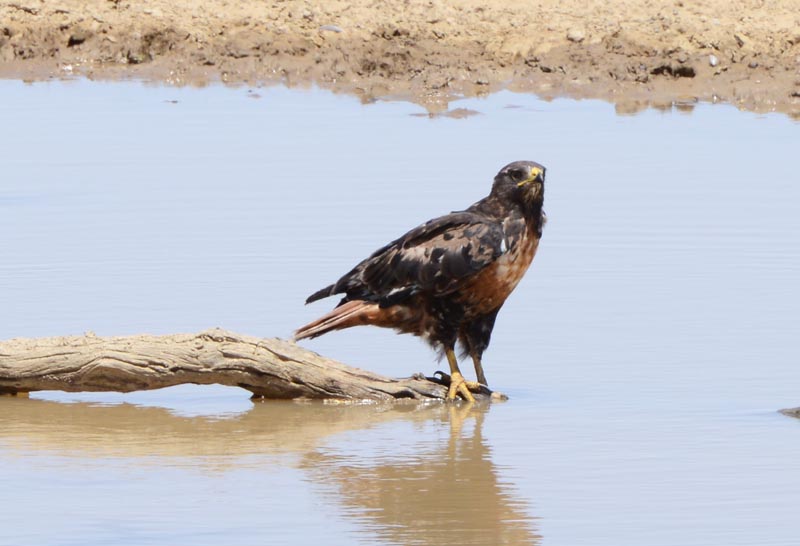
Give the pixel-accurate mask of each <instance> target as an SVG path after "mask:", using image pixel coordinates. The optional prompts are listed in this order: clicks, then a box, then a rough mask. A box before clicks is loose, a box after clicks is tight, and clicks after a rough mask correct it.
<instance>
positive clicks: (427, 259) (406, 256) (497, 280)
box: [295, 161, 545, 402]
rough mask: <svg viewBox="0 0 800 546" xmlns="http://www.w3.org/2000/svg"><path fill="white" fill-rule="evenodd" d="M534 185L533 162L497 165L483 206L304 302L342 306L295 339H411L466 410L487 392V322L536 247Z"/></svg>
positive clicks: (428, 226)
mask: <svg viewBox="0 0 800 546" xmlns="http://www.w3.org/2000/svg"><path fill="white" fill-rule="evenodd" d="M544 178H545V168H544V167H543V166H542V165H540V164H538V163H534V162H533V161H515V162H514V163H510V164H508V165H506V166H505V167H503V168H502V169H500V172H498V173H497V175H496V176H495V177H494V183H493V184H492V189H491V192H490V193H489V195H488V196H487V197H484V198H483V199H481V200H480V201H478V202H476V203H475V204H473V205H472V206H470V207H469V208H467V209H466V210H463V211H457V212H452V213H450V214H446V215H444V216H441V217H439V218H435V219H433V220H429V221H428V222H425V223H424V224H422V225H421V226H418V227H416V228H414V229H412V230H411V231H409V232H408V233H406V234H405V235H403V236H402V237H400V238H398V239H395V240H394V241H392V242H390V243H389V244H387V245H386V246H384V247H382V248H379V249H378V250H376V251H375V252H374V253H373V254H372V255H371V256H369V257H368V258H366V259H365V260H363V261H362V262H361V263H359V264H358V265H356V266H355V267H354V268H353V269H352V270H351V271H350V272H349V273H347V274H345V275H344V276H343V277H342V278H340V279H339V280H338V281H336V282H335V283H333V284H331V285H329V286H326V287H325V288H323V289H321V290H318V291H317V292H314V293H313V294H311V296H309V297H308V299H307V300H306V303H311V302H313V301H317V300H319V299H322V298H326V297H328V296H333V295H335V294H344V297H343V298H342V300H341V301H340V302H339V304H338V305H337V306H336V308H335V309H333V311H331V312H330V313H328V314H326V315H324V316H322V317H320V318H319V319H317V320H315V321H314V322H311V323H309V324H307V325H305V326H303V327H302V328H300V329H299V330H297V332H295V339H296V340H300V339H304V338H314V337H317V336H320V335H322V334H325V333H327V332H330V331H332V330H341V329H344V328H350V327H352V326H359V325H367V324H371V325H374V326H381V327H384V328H393V329H395V330H397V331H398V332H400V333H409V334H414V335H416V336H420V337H422V338H423V339H425V340H426V341H427V342H428V343H430V344H431V345H432V346H433V347H434V348H435V349H437V350H440V351H442V352H443V353H444V355H445V356H446V357H447V361H448V363H449V365H450V387H449V390H448V393H447V399H448V400H454V399H455V398H456V397H457V396H458V395H459V394H460V395H461V396H462V397H463V398H464V399H465V400H467V401H470V402H471V401H474V397H473V396H472V393H471V392H470V391H477V390H479V389H480V385H481V384H483V385H486V384H487V383H486V376H485V374H484V373H483V365H482V364H481V358H482V356H483V352H484V351H485V350H486V348H487V347H488V346H489V340H490V338H491V335H492V329H493V328H494V323H495V318H496V317H497V313H498V311H500V308H501V307H502V306H503V303H504V302H505V300H506V298H507V297H508V296H509V294H511V292H512V291H513V290H514V288H515V287H516V286H517V283H519V281H520V279H522V276H523V275H524V274H525V271H527V269H528V266H529V265H530V264H531V261H532V260H533V256H534V254H536V249H537V248H538V246H539V239H540V238H541V236H542V228H543V226H544V223H545V214H544V211H543V210H542V203H543V199H544ZM456 342H459V343H460V344H461V346H462V347H463V349H464V353H465V354H468V355H469V356H470V357H471V358H472V361H473V363H474V365H475V373H476V375H477V379H478V382H474V381H466V380H465V379H464V376H463V375H462V374H461V371H460V370H459V367H458V361H457V360H456V355H455V351H454V349H455V345H456Z"/></svg>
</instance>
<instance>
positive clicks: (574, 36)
mask: <svg viewBox="0 0 800 546" xmlns="http://www.w3.org/2000/svg"><path fill="white" fill-rule="evenodd" d="M584 39H586V32H584V31H583V30H581V29H579V28H571V29H569V30H568V31H567V40H569V41H570V42H575V43H576V44H579V43H581V42H582V41H583V40H584Z"/></svg>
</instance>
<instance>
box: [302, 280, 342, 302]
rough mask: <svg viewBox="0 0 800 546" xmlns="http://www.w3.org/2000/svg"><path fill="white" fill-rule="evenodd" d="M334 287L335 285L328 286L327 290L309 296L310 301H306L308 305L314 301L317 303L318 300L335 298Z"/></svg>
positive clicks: (323, 289)
mask: <svg viewBox="0 0 800 546" xmlns="http://www.w3.org/2000/svg"><path fill="white" fill-rule="evenodd" d="M334 286H335V285H333V284H331V285H328V286H326V287H325V288H322V289H320V290H317V291H316V292H314V293H313V294H311V295H310V296H308V299H307V300H306V303H311V302H312V301H317V300H321V299H322V298H327V297H328V296H333V287H334Z"/></svg>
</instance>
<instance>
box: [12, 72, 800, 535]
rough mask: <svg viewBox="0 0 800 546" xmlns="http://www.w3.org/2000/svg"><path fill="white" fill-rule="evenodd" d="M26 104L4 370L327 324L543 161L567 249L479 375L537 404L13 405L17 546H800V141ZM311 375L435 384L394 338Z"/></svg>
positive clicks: (714, 132) (597, 116)
mask: <svg viewBox="0 0 800 546" xmlns="http://www.w3.org/2000/svg"><path fill="white" fill-rule="evenodd" d="M0 93H2V96H3V99H4V100H3V101H1V102H0V119H1V120H2V121H3V124H2V126H3V129H4V130H3V131H2V132H0V144H1V145H2V150H3V151H4V153H3V156H4V160H3V173H2V178H1V179H0V233H3V234H4V236H3V237H2V238H0V255H2V256H3V257H4V259H3V260H2V262H0V294H2V299H3V313H2V315H0V338H2V339H6V338H10V337H19V336H22V337H38V336H51V335H65V334H80V333H82V332H84V331H89V330H91V331H94V332H95V333H97V334H98V335H124V334H132V333H141V332H148V333H154V334H161V333H173V332H191V331H198V330H201V329H204V328H208V327H212V326H222V327H225V328H228V329H231V330H234V331H239V332H242V333H247V334H252V335H263V336H275V335H279V336H286V335H288V334H289V333H290V332H291V331H292V330H293V329H294V328H296V327H297V326H299V325H301V324H303V323H305V322H307V321H309V320H311V319H312V318H315V317H316V316H318V315H319V314H322V313H323V312H324V311H326V310H327V309H328V308H329V306H330V305H332V303H333V302H321V303H318V304H314V305H313V306H309V307H304V306H303V305H302V302H303V300H304V299H305V297H306V296H307V295H308V294H309V293H311V292H313V291H314V290H316V289H317V288H320V287H321V286H324V285H325V284H327V283H329V282H331V281H333V280H335V279H336V278H338V276H339V275H340V274H342V273H344V272H345V271H347V270H348V269H349V268H350V267H351V266H352V265H353V264H354V263H355V262H356V261H358V260H359V259H361V258H362V257H364V256H365V255H367V254H368V253H370V252H371V251H373V250H374V249H375V248H377V247H378V246H380V245H382V244H383V243H385V242H386V241H388V240H389V239H391V238H394V237H396V236H398V235H400V234H401V233H403V232H404V231H405V230H406V229H408V228H410V227H412V226H414V225H416V224H417V223H419V222H422V221H424V220H426V219H428V218H431V217H433V216H436V215H439V214H442V213H444V212H448V211H450V210H453V209H458V208H463V207H464V206H467V205H469V204H470V203H472V202H473V201H475V200H477V199H479V198H480V197H482V196H483V195H485V193H486V192H487V191H488V187H489V184H490V181H491V177H492V176H493V175H494V173H495V172H496V171H497V170H498V168H499V167H501V166H502V165H504V164H506V163H508V162H510V161H512V160H516V159H532V160H536V161H539V162H541V163H543V164H544V165H546V166H547V167H548V187H547V194H546V199H545V208H546V210H547V212H548V216H549V219H550V220H549V222H548V225H547V226H546V229H545V236H544V240H543V242H542V245H541V246H540V251H539V254H538V255H537V258H536V260H535V261H534V264H533V267H532V270H531V271H530V272H529V274H528V275H527V277H526V278H525V279H524V280H523V281H522V283H521V284H520V286H519V287H518V288H517V290H516V292H515V293H514V294H513V295H512V297H511V298H510V299H509V301H508V302H507V304H506V306H505V308H504V309H503V311H502V312H501V314H500V317H499V319H498V321H497V326H496V329H495V334H494V336H493V344H492V347H491V348H490V349H489V351H488V352H487V354H486V358H485V369H486V373H487V377H488V379H489V381H490V383H491V385H492V386H493V387H494V388H496V389H498V390H501V391H503V392H506V393H507V394H509V395H510V397H511V400H510V401H509V402H507V403H502V404H495V405H493V406H491V407H490V408H476V409H473V410H469V411H464V410H463V408H451V407H441V406H435V407H427V406H424V407H397V408H395V407H382V406H357V407H344V408H342V407H330V406H320V405H315V404H311V405H298V404H294V403H264V404H261V403H259V404H252V403H251V402H250V401H249V400H248V399H247V394H246V393H245V392H244V391H240V390H238V389H228V388H223V387H193V386H182V387H176V388H173V389H167V390H164V391H156V392H149V393H133V394H128V395H115V394H91V395H89V394H85V395H67V394H63V393H50V392H48V393H38V394H34V395H32V398H34V399H31V400H24V399H9V398H6V399H0V448H2V449H1V450H0V487H2V488H3V490H4V491H5V492H6V497H5V498H6V501H5V502H3V504H2V508H3V509H2V510H0V545H3V546H5V545H14V546H23V545H33V544H37V545H38V544H48V545H62V544H63V545H71V544H81V545H95V544H96V545H101V544H110V543H113V544H137V545H139V544H176V545H181V544H192V545H193V546H198V545H203V544H222V543H234V542H235V543H238V544H306V543H310V542H312V541H320V540H322V541H325V543H327V544H334V545H335V544H342V545H345V544H376V543H379V544H434V543H435V544H476V545H477V544H491V543H505V544H543V545H553V546H556V545H561V546H581V545H587V546H626V545H630V546H641V545H648V546H662V545H663V546H672V545H677V544H680V545H682V546H686V545H689V546H694V545H697V546H701V545H702V546H711V545H715V546H716V545H725V546H728V545H737V544H741V545H752V544H759V545H794V544H796V542H797V536H800V523H798V521H797V518H796V508H797V505H798V501H800V460H798V458H797V457H796V453H797V452H798V449H800V423H799V422H797V421H796V420H792V419H789V418H787V417H784V416H781V415H780V414H777V413H776V411H775V410H777V409H778V408H781V407H789V406H796V405H798V404H800V395H799V394H798V392H799V391H798V388H797V386H798V376H799V375H800V374H799V373H798V369H797V361H798V351H797V341H796V332H797V316H796V315H797V309H798V308H799V304H800V290H798V284H797V278H798V273H800V240H798V238H797V236H796V233H797V232H798V230H800V217H799V216H798V215H797V214H796V203H797V202H798V199H800V185H798V184H797V181H798V180H797V175H796V172H795V169H794V159H795V156H796V153H797V149H800V148H798V145H799V144H800V126H798V124H797V123H796V122H792V121H791V120H789V119H788V118H786V117H783V116H778V115H775V116H772V115H768V116H756V115H753V114H747V113H742V112H738V111H736V110H735V109H733V108H730V107H726V106H703V105H701V106H698V107H697V108H696V109H695V110H694V111H693V112H692V113H691V114H685V113H679V112H673V113H664V112H658V111H646V112H643V113H641V114H638V115H636V116H617V115H615V113H614V111H613V107H611V106H609V105H606V104H604V103H600V102H592V101H584V102H576V101H569V100H558V101H553V102H543V101H540V100H537V99H536V98H534V97H530V96H525V95H517V94H512V93H507V92H506V93H500V94H497V95H493V96H491V97H489V98H487V99H474V100H465V101H460V102H459V103H458V104H456V105H455V106H458V107H463V108H468V109H472V110H476V111H478V112H480V113H481V114H480V115H474V116H469V117H466V118H463V119H451V118H437V119H428V118H427V117H420V116H416V115H414V114H419V113H420V109H419V108H418V107H416V106H414V105H410V104H405V103H377V104H372V105H366V106H364V105H360V104H358V102H357V101H355V100H354V99H352V98H349V97H346V96H336V95H332V94H329V93H326V92H321V91H315V90H311V91H302V90H287V89H283V88H278V87H275V88H268V89H258V90H257V93H251V92H248V90H247V89H245V88H242V89H228V88H222V87H209V88H205V89H171V88H164V87H143V86H141V85H138V84H98V83H92V82H83V81H78V82H71V83H50V84H35V85H25V84H22V83H17V82H2V83H0ZM255 94H257V95H259V97H258V98H254V97H253V95H255ZM174 101H177V102H174ZM306 345H307V346H308V347H310V348H312V349H314V350H316V351H319V352H322V353H324V354H326V355H329V356H332V357H334V358H337V359H339V360H342V361H345V362H348V363H350V364H353V365H356V366H360V367H365V368H369V369H372V370H375V371H377V372H379V373H383V374H387V375H394V376H407V375H410V374H411V373H413V372H417V371H425V372H427V373H430V372H432V371H433V370H435V369H437V368H439V367H441V365H440V364H437V363H436V362H435V360H434V357H433V355H432V354H431V352H430V351H429V349H428V348H427V347H426V346H424V345H423V344H422V343H420V342H419V341H418V340H415V339H413V338H411V337H407V336H395V335H394V334H393V333H391V332H388V331H383V330H378V329H367V328H362V329H354V330H351V331H346V332H340V333H336V334H331V335H328V336H325V337H323V338H320V339H319V340H314V341H312V342H308V343H307V344H306ZM466 369H471V366H470V365H469V364H467V365H466Z"/></svg>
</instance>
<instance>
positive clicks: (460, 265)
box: [308, 212, 506, 305]
mask: <svg viewBox="0 0 800 546" xmlns="http://www.w3.org/2000/svg"><path fill="white" fill-rule="evenodd" d="M505 251H506V241H505V234H504V232H503V228H502V225H501V224H500V223H498V222H495V221H492V220H491V219H488V218H486V217H484V216H482V215H479V214H476V213H473V212H454V213H451V214H448V215H446V216H442V217H440V218H436V219H434V220H430V221H429V222H426V223H424V224H422V225H421V226H419V227H417V228H414V229H413V230H411V231H409V232H408V233H406V234H405V235H403V236H402V237H400V238H399V239H396V240H394V241H392V242H391V243H389V244H388V245H386V246H384V247H383V248H380V249H378V250H377V251H376V252H374V253H373V254H372V255H371V256H370V257H369V258H367V259H366V260H364V261H362V262H361V263H359V264H358V265H357V266H356V267H355V268H353V270H352V271H350V272H349V273H348V274H346V275H345V276H343V277H342V278H341V279H339V281H338V282H336V283H335V284H333V285H331V286H329V287H326V288H323V289H322V290H320V291H318V292H316V293H315V294H313V295H312V296H311V297H310V298H309V300H308V301H314V300H316V299H320V298H322V297H326V296H330V295H333V294H339V293H346V294H347V296H348V297H349V298H359V299H372V300H377V301H380V302H381V304H382V305H390V304H392V303H394V302H396V301H400V300H402V299H405V298H406V297H408V296H409V295H411V294H413V293H416V292H422V291H424V292H427V293H429V294H432V295H436V296H439V295H445V294H448V293H450V292H452V291H454V290H456V289H457V288H458V287H459V286H460V285H461V283H462V282H463V281H464V280H466V279H467V278H469V277H470V276H472V275H474V274H475V273H477V272H478V271H480V270H481V269H483V268H484V267H486V266H487V265H489V264H490V263H492V262H493V261H494V260H496V259H497V258H498V257H499V256H500V255H501V254H503V253H504V252H505Z"/></svg>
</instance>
